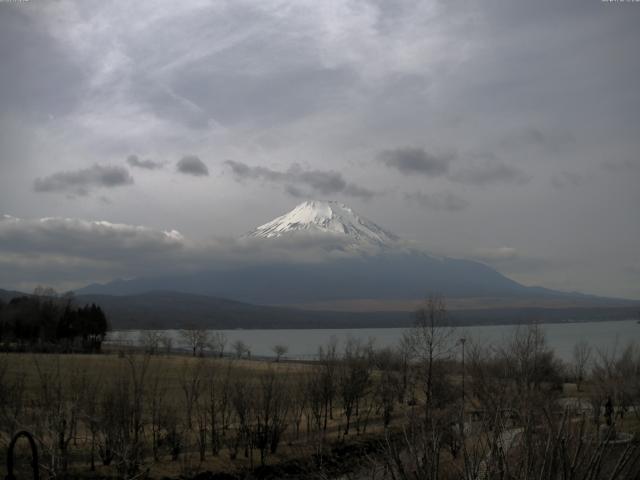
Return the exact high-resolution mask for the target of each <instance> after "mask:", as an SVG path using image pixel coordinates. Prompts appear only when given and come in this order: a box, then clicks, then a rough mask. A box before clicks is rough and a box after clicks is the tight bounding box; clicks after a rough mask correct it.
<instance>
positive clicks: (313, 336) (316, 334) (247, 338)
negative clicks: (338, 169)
mask: <svg viewBox="0 0 640 480" xmlns="http://www.w3.org/2000/svg"><path fill="white" fill-rule="evenodd" d="M541 327H542V329H543V330H544V332H545V334H546V338H547V343H548V344H549V346H550V347H551V348H553V349H554V350H555V352H556V354H557V356H558V357H560V358H561V359H563V360H567V361H569V360H571V356H572V351H573V347H574V345H575V344H576V343H578V342H580V341H582V340H584V341H586V342H588V343H589V344H590V345H591V346H592V347H593V348H594V349H600V350H608V351H612V350H613V349H615V348H622V347H624V346H626V345H627V344H628V343H629V342H631V341H635V342H639V341H640V324H638V323H637V321H636V320H625V321H610V322H581V323H548V324H541ZM517 328H522V327H518V326H517V325H482V326H469V327H459V328H457V329H456V331H455V333H454V337H455V338H462V337H464V338H466V339H468V340H469V341H473V342H479V343H481V344H483V345H486V346H500V345H503V344H504V343H505V342H506V341H507V340H508V339H509V338H510V337H511V336H512V335H513V334H514V333H515V331H516V329H517ZM217 331H218V332H222V333H224V335H225V336H226V338H227V347H226V348H227V351H230V350H231V348H230V345H231V344H232V343H233V342H235V341H236V340H242V341H243V342H244V343H245V344H247V345H248V346H249V347H250V350H251V354H252V355H253V356H254V357H273V356H274V354H273V352H272V351H271V348H272V347H273V346H274V345H277V344H280V345H286V346H287V347H288V349H289V352H288V353H287V355H286V356H287V358H290V359H312V358H314V357H315V355H316V354H317V352H318V347H320V346H322V345H327V343H328V342H329V341H330V340H331V338H332V337H335V338H336V339H337V340H338V342H339V348H340V345H344V343H345V341H346V340H347V339H348V338H350V337H351V338H356V339H360V340H362V341H367V340H369V339H374V340H375V345H376V346H377V347H388V346H395V345H397V344H398V342H399V341H400V339H401V338H402V335H403V333H404V332H406V331H407V329H404V328H362V329H308V330H306V329H305V330H217ZM164 332H165V333H166V334H167V335H169V336H171V337H172V338H173V339H174V340H173V344H174V346H175V347H177V348H184V347H185V345H184V344H183V343H181V338H180V334H179V330H164ZM139 334H140V332H139V331H137V330H126V331H114V332H111V333H110V334H109V336H108V338H107V341H108V342H109V343H118V342H124V343H135V342H137V340H138V338H139Z"/></svg>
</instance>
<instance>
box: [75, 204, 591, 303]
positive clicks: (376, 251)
mask: <svg viewBox="0 0 640 480" xmlns="http://www.w3.org/2000/svg"><path fill="white" fill-rule="evenodd" d="M309 240H311V241H313V242H315V243H316V244H319V245H321V247H322V249H323V250H324V251H325V252H326V251H329V252H331V253H333V252H336V251H337V252H339V253H340V254H339V255H334V256H332V255H328V256H326V258H324V259H323V260H322V261H313V262H309V261H297V260H293V259H294V258H295V256H294V249H295V248H296V246H298V245H300V244H304V243H305V242H307V243H308V241H309ZM238 242H239V244H244V248H251V246H254V247H264V246H265V245H266V246H267V247H273V246H275V247H282V246H283V245H284V247H285V248H284V251H285V252H286V255H285V256H286V258H285V259H282V258H280V259H279V260H272V261H261V262H257V263H255V264H251V263H247V262H244V263H242V264H238V265H235V266H229V265H228V264H226V265H225V266H222V265H221V266H219V267H218V268H214V269H212V268H209V269H207V270H203V271H199V272H195V273H189V274H175V275H165V276H158V277H145V278H134V279H131V280H115V281H112V282H110V283H107V284H93V285H89V286H87V287H85V288H83V289H80V290H78V291H77V293H78V294H107V295H132V294H142V293H145V292H149V291H176V292H184V293H190V294H199V295H208V296H215V297H222V298H231V299H234V300H238V301H243V302H250V303H258V304H263V305H301V304H305V305H308V304H319V303H322V302H325V303H330V302H343V303H344V302H345V301H352V300H353V301H362V300H367V301H398V300H416V299H420V298H424V296H425V295H428V294H432V293H437V294H441V295H444V296H446V297H449V298H456V297H457V298H468V297H473V298H478V297H480V298H482V297H485V298H489V297H490V298H505V297H508V298H515V297H520V298H524V297H528V298H531V297H537V298H540V297H545V298H556V299H558V298H575V297H576V295H578V296H579V294H568V293H562V292H556V291H553V290H548V289H545V288H541V287H527V286H524V285H521V284H519V283H517V282H515V281H513V280H511V279H509V278H507V277H505V276H504V275H502V274H500V273H499V272H498V271H496V270H494V269H493V268H491V267H489V266H487V265H485V264H482V263H479V262H475V261H471V260H463V259H455V258H448V257H439V256H434V255H431V254H429V253H427V252H424V251H420V250H417V249H412V248H408V247H406V245H407V244H406V243H404V242H402V241H401V240H400V239H399V238H398V237H397V236H396V235H394V234H392V233H390V232H387V231H386V230H384V229H383V228H382V227H380V226H378V225H376V224H375V223H374V222H372V221H370V220H367V219H366V218H363V217H361V216H359V215H358V214H357V213H355V212H354V211H353V210H352V209H351V208H350V207H348V206H347V205H345V204H342V203H338V202H332V201H306V202H303V203H301V204H299V205H298V206H296V207H295V208H294V209H293V210H291V211H290V212H288V213H286V214H284V215H282V216H279V217H277V218H275V219H274V220H272V221H270V222H267V223H265V224H263V225H261V226H259V227H257V228H255V229H254V230H252V231H250V232H249V233H247V234H246V235H244V236H242V237H241V238H240V239H239V240H238ZM263 242H264V243H263ZM280 250H281V251H282V250H283V249H282V248H281V249H280ZM289 257H290V258H289ZM582 297H583V298H587V296H582Z"/></svg>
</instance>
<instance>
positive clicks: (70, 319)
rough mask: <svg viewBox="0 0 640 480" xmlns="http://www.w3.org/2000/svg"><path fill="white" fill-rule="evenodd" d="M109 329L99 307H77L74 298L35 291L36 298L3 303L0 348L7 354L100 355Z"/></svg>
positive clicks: (29, 297)
mask: <svg viewBox="0 0 640 480" xmlns="http://www.w3.org/2000/svg"><path fill="white" fill-rule="evenodd" d="M108 329H109V323H108V321H107V317H106V315H105V313H104V311H103V310H102V308H100V306H98V305H96V304H94V303H91V304H89V305H84V306H77V305H75V302H74V297H73V294H64V295H58V294H57V293H56V292H55V291H54V290H51V289H43V288H36V289H35V291H34V293H33V295H23V296H20V297H15V298H12V299H11V300H9V301H8V302H7V303H6V304H5V303H4V302H2V301H0V344H1V345H2V346H3V348H4V349H5V350H16V351H26V350H30V351H61V352H86V353H89V352H99V351H100V349H101V346H102V342H103V340H104V338H105V336H106V333H107V331H108Z"/></svg>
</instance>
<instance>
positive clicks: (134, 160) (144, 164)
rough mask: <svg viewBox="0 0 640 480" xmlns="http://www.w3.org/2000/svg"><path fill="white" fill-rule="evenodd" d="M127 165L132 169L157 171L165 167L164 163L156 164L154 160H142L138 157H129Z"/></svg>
mask: <svg viewBox="0 0 640 480" xmlns="http://www.w3.org/2000/svg"><path fill="white" fill-rule="evenodd" d="M127 163H128V164H129V165H130V166H131V167H136V168H143V169H145V170H157V169H159V168H162V167H163V163H161V162H154V161H153V160H149V159H146V160H142V159H140V157H138V156H137V155H129V156H128V157H127Z"/></svg>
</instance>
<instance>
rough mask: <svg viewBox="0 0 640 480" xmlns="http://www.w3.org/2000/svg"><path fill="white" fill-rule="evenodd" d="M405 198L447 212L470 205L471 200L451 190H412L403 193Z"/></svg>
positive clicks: (456, 210)
mask: <svg viewBox="0 0 640 480" xmlns="http://www.w3.org/2000/svg"><path fill="white" fill-rule="evenodd" d="M405 199H406V200H408V201H411V202H415V203H417V204H418V205H421V206H423V207H427V208H431V209H433V210H444V211H449V212H458V211H460V210H464V209H466V208H467V207H468V206H469V205H471V202H469V201H468V200H466V199H465V198H462V197H460V196H458V195H456V194H455V193H452V192H439V193H423V192H413V193H407V194H405Z"/></svg>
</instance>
